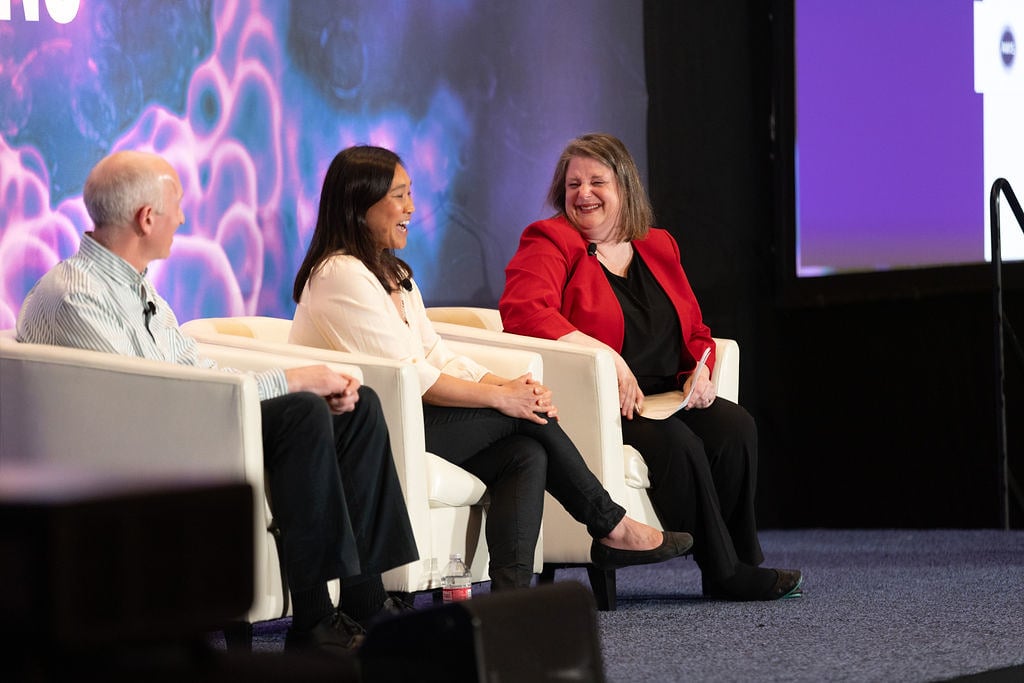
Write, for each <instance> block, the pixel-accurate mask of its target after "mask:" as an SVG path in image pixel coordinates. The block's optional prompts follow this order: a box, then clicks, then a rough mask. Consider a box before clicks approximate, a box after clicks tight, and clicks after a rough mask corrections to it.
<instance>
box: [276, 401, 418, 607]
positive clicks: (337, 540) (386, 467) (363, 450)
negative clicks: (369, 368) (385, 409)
mask: <svg viewBox="0 0 1024 683" xmlns="http://www.w3.org/2000/svg"><path fill="white" fill-rule="evenodd" d="M261 408H262V416H263V463H264V466H265V468H266V480H267V486H268V488H269V493H270V501H271V508H272V510H273V514H274V519H275V520H276V521H277V524H278V526H279V527H280V528H281V532H282V534H281V535H282V539H283V541H284V555H285V567H286V571H287V573H288V583H289V586H290V588H291V589H292V591H300V590H307V589H310V588H313V587H315V586H317V585H319V584H321V583H323V582H326V581H329V580H330V579H335V578H344V577H348V576H355V575H357V574H379V573H381V572H383V571H385V570H388V569H391V568H393V567H398V566H401V565H403V564H406V563H408V562H413V561H415V560H416V559H417V558H418V553H417V550H416V543H415V540H414V538H413V535H412V525H411V524H410V523H409V515H408V512H407V511H406V509H405V501H404V499H403V498H402V490H401V487H400V485H399V482H398V475H397V474H396V472H395V463H394V459H393V458H392V455H391V444H390V442H389V440H388V431H387V425H386V424H385V422H384V416H383V414H382V413H381V409H380V400H379V399H378V398H377V394H376V393H374V392H373V390H372V389H370V388H369V387H361V388H360V389H359V402H358V403H357V404H356V409H355V410H353V411H352V412H349V413H345V414H343V415H332V414H331V413H330V411H329V410H328V408H327V403H326V401H324V399H323V398H321V397H319V396H316V395H315V394H311V393H295V394H287V395H285V396H280V397H278V398H273V399H269V400H267V401H263V402H262V403H261Z"/></svg>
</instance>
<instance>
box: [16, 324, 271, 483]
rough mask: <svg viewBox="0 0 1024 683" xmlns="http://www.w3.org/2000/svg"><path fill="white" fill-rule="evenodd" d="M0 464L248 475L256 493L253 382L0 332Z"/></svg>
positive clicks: (259, 454) (257, 433)
mask: <svg viewBox="0 0 1024 683" xmlns="http://www.w3.org/2000/svg"><path fill="white" fill-rule="evenodd" d="M0 406H2V407H0V466H4V465H7V464H18V463H21V464H33V465H52V466H59V467H78V468H86V469H91V468H97V467H98V468H103V469H105V470H107V471H111V472H115V471H116V472H120V473H123V474H130V473H132V472H137V473H139V474H148V475H152V474H160V473H167V474H168V475H173V476H175V477H180V476H197V477H223V478H225V479H235V480H237V479H245V480H248V481H249V482H250V483H251V484H253V485H254V487H256V490H259V491H262V485H263V445H262V432H261V427H260V406H259V397H258V393H257V390H256V383H255V381H254V380H253V379H252V378H251V377H249V376H247V375H238V374H231V373H225V372H218V371H216V370H206V369H200V368H191V367H183V366H179V365H174V364H172V363H164V362H161V361H152V360H144V359H139V358H128V357H124V356H119V355H116V354H111V353H101V352H96V351H84V350H81V349H70V348H63V347H57V346H48V345H42V344H22V343H18V342H16V341H14V340H13V339H10V338H0Z"/></svg>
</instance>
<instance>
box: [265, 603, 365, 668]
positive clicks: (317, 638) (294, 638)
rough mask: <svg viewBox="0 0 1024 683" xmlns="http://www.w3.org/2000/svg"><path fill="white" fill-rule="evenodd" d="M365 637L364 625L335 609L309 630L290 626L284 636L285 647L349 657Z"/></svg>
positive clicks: (292, 649) (293, 649)
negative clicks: (297, 629)
mask: <svg viewBox="0 0 1024 683" xmlns="http://www.w3.org/2000/svg"><path fill="white" fill-rule="evenodd" d="M365 638H366V631H365V630H363V627H362V626H360V625H359V624H358V623H356V622H355V621H353V620H352V619H351V618H349V616H348V615H347V614H345V613H344V612H342V611H341V610H335V611H333V612H331V613H330V614H328V615H327V616H326V617H324V618H323V619H321V620H320V622H319V623H318V624H317V625H316V626H314V627H313V628H311V629H309V630H308V631H296V630H295V629H293V628H289V629H288V633H287V634H286V635H285V637H284V649H285V651H305V652H320V653H322V654H328V655H333V656H336V657H347V656H351V655H352V654H354V653H355V651H356V650H357V649H358V648H359V646H360V645H362V643H363V640H364V639H365Z"/></svg>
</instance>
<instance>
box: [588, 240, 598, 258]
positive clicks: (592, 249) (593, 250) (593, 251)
mask: <svg viewBox="0 0 1024 683" xmlns="http://www.w3.org/2000/svg"><path fill="white" fill-rule="evenodd" d="M587 256H597V242H591V243H590V244H588V245H587Z"/></svg>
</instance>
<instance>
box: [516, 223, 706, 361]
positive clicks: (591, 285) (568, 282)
mask: <svg viewBox="0 0 1024 683" xmlns="http://www.w3.org/2000/svg"><path fill="white" fill-rule="evenodd" d="M633 248H634V249H635V250H636V251H637V253H639V254H640V256H641V257H642V258H643V260H644V262H645V263H647V266H648V267H649V268H650V269H651V273H652V274H653V275H654V278H655V279H656V280H657V281H658V284H660V285H661V288H662V289H663V290H665V293H666V294H668V297H669V299H670V300H671V301H672V305H673V306H675V309H676V313H677V314H678V315H679V326H680V330H681V331H682V336H683V348H682V349H680V367H681V368H686V369H687V370H686V371H689V370H692V369H693V368H694V367H695V366H696V365H697V359H698V358H700V356H701V354H702V353H703V352H704V349H706V348H708V347H710V348H711V355H710V356H708V360H707V365H708V370H713V369H714V367H715V343H714V341H713V340H712V338H711V330H710V329H708V326H707V325H705V324H704V321H703V318H702V317H701V313H700V306H698V305H697V297H696V296H694V294H693V289H692V288H691V287H690V282H689V281H688V280H687V279H686V273H684V272H683V266H682V264H681V263H680V260H679V246H678V245H677V244H676V241H675V240H674V239H672V236H671V235H670V234H669V233H668V232H666V231H665V230H660V229H658V228H651V230H650V231H649V232H648V234H647V237H645V238H644V239H641V240H634V242H633ZM498 308H499V309H500V310H501V320H502V325H503V326H504V328H505V331H506V332H511V333H513V334H523V335H527V336H530V337H543V338H546V339H558V338H559V337H562V336H564V335H566V334H569V333H570V332H574V331H576V330H579V331H580V332H583V333H584V334H587V335H590V336H591V337H594V338H595V339H599V340H600V341H602V342H604V343H605V344H607V345H608V346H610V347H611V348H613V349H615V350H616V351H617V352H619V353H621V352H622V337H623V334H624V333H625V320H624V319H623V316H622V307H621V306H619V301H618V299H616V298H615V292H614V291H612V287H611V285H610V284H609V283H608V278H607V277H606V276H605V274H604V270H603V269H602V268H601V264H600V263H599V262H598V260H597V257H596V256H590V255H588V254H587V241H586V240H585V239H583V236H582V235H581V234H580V233H579V232H578V231H577V230H576V228H574V227H573V226H572V224H571V223H569V221H568V220H567V219H566V218H565V217H564V216H558V217H555V218H549V219H547V220H542V221H537V222H536V223H533V224H532V225H530V226H529V227H527V228H526V230H524V231H523V235H522V237H521V238H520V240H519V249H518V250H517V251H516V253H515V255H514V256H513V257H512V260H511V261H510V262H509V264H508V266H507V267H506V268H505V291H504V292H503V293H502V295H501V300H500V301H499V302H498ZM686 371H684V373H682V374H685V372H686Z"/></svg>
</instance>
